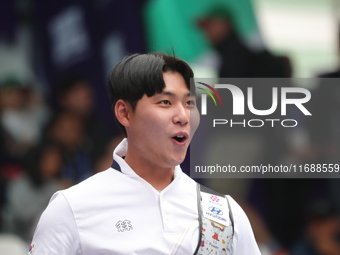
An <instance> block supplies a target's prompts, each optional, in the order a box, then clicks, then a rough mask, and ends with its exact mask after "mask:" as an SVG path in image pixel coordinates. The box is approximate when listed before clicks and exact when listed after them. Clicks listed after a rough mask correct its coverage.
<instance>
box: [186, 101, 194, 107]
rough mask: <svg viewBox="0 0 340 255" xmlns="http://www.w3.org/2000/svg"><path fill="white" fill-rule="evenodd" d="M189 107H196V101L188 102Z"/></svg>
mask: <svg viewBox="0 0 340 255" xmlns="http://www.w3.org/2000/svg"><path fill="white" fill-rule="evenodd" d="M187 105H192V106H195V105H196V102H195V100H189V101H188V102H187Z"/></svg>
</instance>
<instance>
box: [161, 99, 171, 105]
mask: <svg viewBox="0 0 340 255" xmlns="http://www.w3.org/2000/svg"><path fill="white" fill-rule="evenodd" d="M159 104H164V105H170V101H169V100H162V101H160V102H159Z"/></svg>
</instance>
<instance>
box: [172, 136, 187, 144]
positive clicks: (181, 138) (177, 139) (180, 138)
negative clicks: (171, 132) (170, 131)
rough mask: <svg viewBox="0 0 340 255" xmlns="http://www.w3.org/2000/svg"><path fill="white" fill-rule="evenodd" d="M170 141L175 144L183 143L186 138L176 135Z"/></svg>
mask: <svg viewBox="0 0 340 255" xmlns="http://www.w3.org/2000/svg"><path fill="white" fill-rule="evenodd" d="M172 139H175V140H176V141H177V142H180V143H181V142H183V141H185V140H186V139H187V138H186V137H185V136H184V135H176V136H174V137H172Z"/></svg>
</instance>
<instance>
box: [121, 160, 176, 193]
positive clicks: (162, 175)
mask: <svg viewBox="0 0 340 255" xmlns="http://www.w3.org/2000/svg"><path fill="white" fill-rule="evenodd" d="M125 161H126V163H127V164H128V165H129V166H130V167H131V168H132V169H133V171H134V172H135V173H136V174H138V175H139V176H140V177H141V178H143V179H144V180H145V181H147V182H148V183H150V185H151V186H153V187H154V188H155V189H156V190H163V189H164V188H166V187H167V186H168V185H169V184H170V183H171V182H172V181H173V179H174V172H175V168H164V167H163V168H162V167H160V166H157V165H154V164H151V163H149V162H145V161H143V160H139V159H137V158H135V157H133V159H132V157H129V155H126V157H125Z"/></svg>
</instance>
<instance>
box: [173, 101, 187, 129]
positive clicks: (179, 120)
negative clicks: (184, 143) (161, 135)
mask: <svg viewBox="0 0 340 255" xmlns="http://www.w3.org/2000/svg"><path fill="white" fill-rule="evenodd" d="M189 118H190V111H189V110H187V109H186V108H185V107H184V106H182V105H181V106H179V107H177V109H176V111H175V114H174V117H173V122H174V123H175V124H180V125H185V124H187V123H188V122H189Z"/></svg>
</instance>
